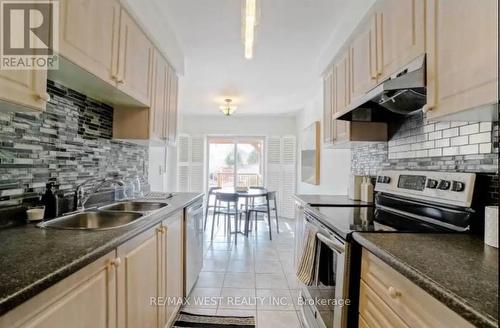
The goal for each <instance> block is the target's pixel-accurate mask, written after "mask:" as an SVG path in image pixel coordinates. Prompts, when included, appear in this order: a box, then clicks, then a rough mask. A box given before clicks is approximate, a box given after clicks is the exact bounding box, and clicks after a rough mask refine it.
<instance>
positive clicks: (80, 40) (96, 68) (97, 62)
mask: <svg viewBox="0 0 500 328" xmlns="http://www.w3.org/2000/svg"><path fill="white" fill-rule="evenodd" d="M60 3H61V28H60V32H59V33H60V37H59V40H60V41H59V42H60V46H59V47H60V53H61V55H62V56H64V57H65V58H66V59H69V60H70V61H72V62H73V63H74V64H76V65H78V66H80V67H82V68H84V69H85V70H87V71H88V72H90V73H92V74H94V75H96V76H98V77H99V78H101V79H102V80H104V81H106V82H108V83H110V84H113V85H115V83H116V80H115V77H116V70H117V67H116V65H117V54H118V30H119V22H120V5H119V3H118V1H115V0H100V1H95V0H64V1H61V2H60Z"/></svg>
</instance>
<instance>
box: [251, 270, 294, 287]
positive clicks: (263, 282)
mask: <svg viewBox="0 0 500 328" xmlns="http://www.w3.org/2000/svg"><path fill="white" fill-rule="evenodd" d="M255 282H256V287H257V288H261V289H287V288H288V283H287V281H286V278H285V275H284V274H283V273H257V274H256V275H255Z"/></svg>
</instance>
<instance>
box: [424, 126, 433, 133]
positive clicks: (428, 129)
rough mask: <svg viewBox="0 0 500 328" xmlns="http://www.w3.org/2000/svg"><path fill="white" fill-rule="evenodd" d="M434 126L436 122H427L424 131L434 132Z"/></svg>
mask: <svg viewBox="0 0 500 328" xmlns="http://www.w3.org/2000/svg"><path fill="white" fill-rule="evenodd" d="M434 126H435V124H427V125H424V127H423V129H422V130H423V132H424V133H429V132H433V131H434Z"/></svg>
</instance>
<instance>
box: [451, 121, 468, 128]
mask: <svg viewBox="0 0 500 328" xmlns="http://www.w3.org/2000/svg"><path fill="white" fill-rule="evenodd" d="M467 124H469V122H451V124H450V126H451V127H452V128H454V127H457V126H464V125H467Z"/></svg>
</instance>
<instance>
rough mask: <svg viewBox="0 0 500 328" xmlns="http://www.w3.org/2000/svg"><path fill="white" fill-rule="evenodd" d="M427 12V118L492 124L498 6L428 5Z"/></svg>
mask: <svg viewBox="0 0 500 328" xmlns="http://www.w3.org/2000/svg"><path fill="white" fill-rule="evenodd" d="M427 8H428V9H427V10H428V17H427V30H428V37H427V42H428V55H427V84H428V85H427V105H428V107H427V108H428V109H429V112H428V113H427V117H428V118H430V119H438V118H442V117H446V116H448V117H449V116H450V115H454V117H453V119H456V120H467V121H468V120H470V121H473V120H495V115H498V113H497V110H498V108H497V106H491V104H496V103H497V102H498V1H496V0H480V1H468V0H453V1H449V0H428V1H427ZM485 105H490V106H485ZM481 107H483V108H481ZM471 108H477V110H474V111H468V112H466V111H465V110H467V109H471Z"/></svg>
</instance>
